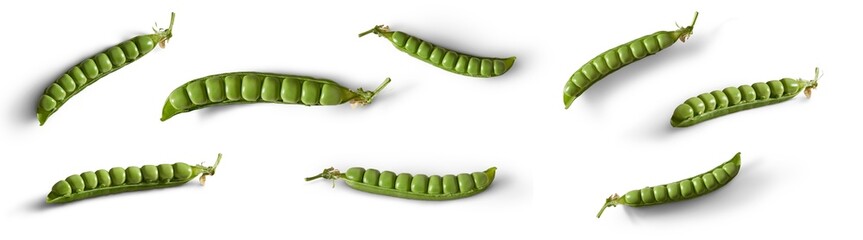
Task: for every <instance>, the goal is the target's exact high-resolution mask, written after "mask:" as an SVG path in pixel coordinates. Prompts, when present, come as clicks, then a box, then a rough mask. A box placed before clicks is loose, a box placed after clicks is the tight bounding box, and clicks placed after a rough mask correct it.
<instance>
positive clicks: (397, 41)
mask: <svg viewBox="0 0 863 240" xmlns="http://www.w3.org/2000/svg"><path fill="white" fill-rule="evenodd" d="M369 33H374V34H376V35H378V36H381V37H384V38H387V39H388V40H389V41H390V42H391V43H392V44H393V46H395V47H396V48H397V49H398V50H400V51H402V52H405V53H407V54H408V55H411V56H413V57H414V58H417V59H419V60H422V61H424V62H426V63H429V64H431V65H433V66H435V67H438V68H440V69H443V70H447V71H449V72H452V73H457V74H461V75H465V76H471V77H481V78H488V77H497V76H500V75H503V74H504V73H506V72H507V71H509V69H510V68H512V65H513V64H515V57H509V58H493V57H478V56H472V55H468V54H464V53H461V52H457V51H453V50H449V49H446V48H443V47H440V46H437V45H435V44H432V43H430V42H426V41H424V40H422V39H419V38H417V37H414V36H411V35H409V34H407V33H404V32H400V31H390V30H389V28H387V27H386V26H383V25H378V26H375V27H374V28H372V29H371V30H368V31H366V32H363V33H360V37H362V36H365V35H366V34H369Z"/></svg>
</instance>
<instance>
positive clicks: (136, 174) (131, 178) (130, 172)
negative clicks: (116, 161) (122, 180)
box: [126, 167, 144, 184]
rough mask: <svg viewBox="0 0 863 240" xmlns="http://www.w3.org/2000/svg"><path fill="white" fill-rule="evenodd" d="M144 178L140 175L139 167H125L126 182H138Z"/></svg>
mask: <svg viewBox="0 0 863 240" xmlns="http://www.w3.org/2000/svg"><path fill="white" fill-rule="evenodd" d="M143 180H144V178H143V176H142V175H141V168H139V167H128V168H126V184H140V183H141V181H143Z"/></svg>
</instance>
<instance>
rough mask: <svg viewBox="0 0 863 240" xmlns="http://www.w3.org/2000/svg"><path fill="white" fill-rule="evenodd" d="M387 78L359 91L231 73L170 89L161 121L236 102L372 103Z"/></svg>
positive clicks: (323, 81)
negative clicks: (368, 89)
mask: <svg viewBox="0 0 863 240" xmlns="http://www.w3.org/2000/svg"><path fill="white" fill-rule="evenodd" d="M389 82H390V79H389V78H387V79H386V80H384V82H383V83H381V85H380V86H378V88H377V89H376V90H375V91H366V90H363V89H362V88H360V89H357V90H356V91H351V90H350V89H348V88H346V87H343V86H341V85H339V84H338V83H336V82H334V81H332V80H329V79H320V78H312V77H305V76H295V75H286V74H275V73H260V72H232V73H222V74H215V75H210V76H206V77H202V78H198V79H195V80H192V81H189V82H187V83H185V84H183V85H181V86H179V87H177V88H176V89H174V91H172V92H171V94H170V95H168V99H166V100H165V105H164V107H163V108H162V121H165V120H168V119H170V118H171V117H173V116H175V115H177V114H180V113H184V112H189V111H194V110H197V109H201V108H205V107H210V106H217V105H224V104H233V103H258V102H267V103H282V104H302V105H306V106H320V105H339V104H343V103H347V102H350V104H351V105H352V106H363V105H366V104H370V103H371V102H372V100H373V99H374V98H375V96H376V95H377V94H378V92H380V91H381V90H382V89H383V88H384V87H386V86H387V84H389Z"/></svg>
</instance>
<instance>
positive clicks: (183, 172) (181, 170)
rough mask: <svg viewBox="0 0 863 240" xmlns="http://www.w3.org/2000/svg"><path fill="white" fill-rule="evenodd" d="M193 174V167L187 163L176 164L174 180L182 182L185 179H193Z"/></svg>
mask: <svg viewBox="0 0 863 240" xmlns="http://www.w3.org/2000/svg"><path fill="white" fill-rule="evenodd" d="M192 174H193V172H192V166H189V164H186V163H181V162H178V163H174V180H175V181H181V180H183V179H187V178H189V177H191V176H192Z"/></svg>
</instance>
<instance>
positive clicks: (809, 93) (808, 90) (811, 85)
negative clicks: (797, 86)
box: [803, 67, 824, 98]
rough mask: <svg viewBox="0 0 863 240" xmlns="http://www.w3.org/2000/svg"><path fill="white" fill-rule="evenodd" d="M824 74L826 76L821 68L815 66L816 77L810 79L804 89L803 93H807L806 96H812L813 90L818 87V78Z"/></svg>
mask: <svg viewBox="0 0 863 240" xmlns="http://www.w3.org/2000/svg"><path fill="white" fill-rule="evenodd" d="M822 76H824V74H823V73H821V69H819V68H818V67H815V79H813V80H810V81H809V82H808V83H807V84H806V88H805V89H804V90H803V94H804V95H806V98H810V97H811V96H812V90H813V89H815V88H817V87H818V79H820V78H821V77H822Z"/></svg>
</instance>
